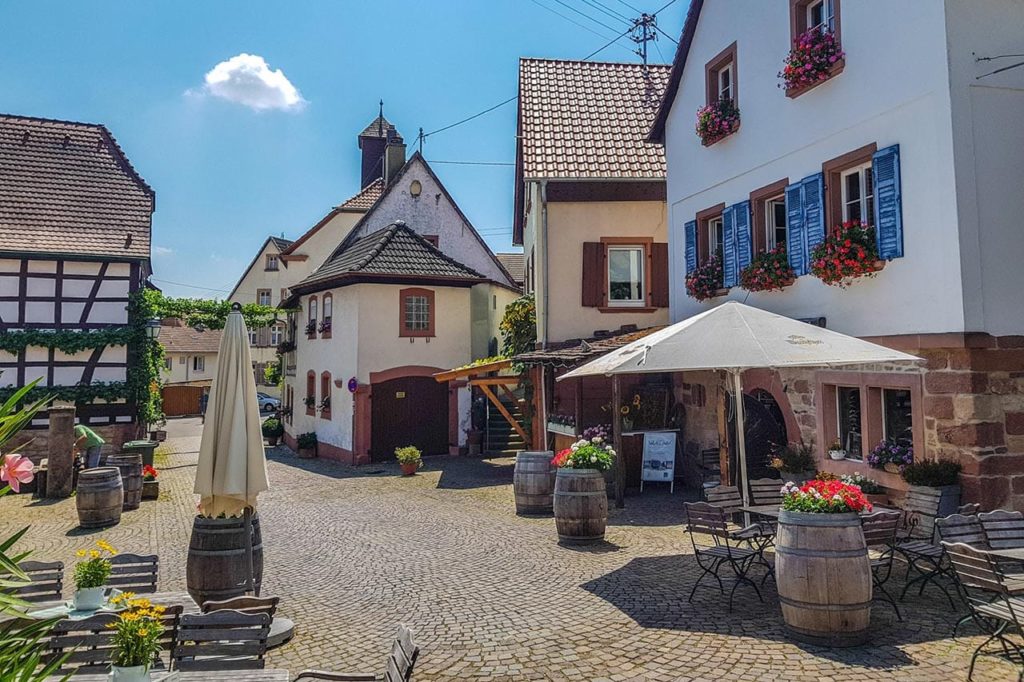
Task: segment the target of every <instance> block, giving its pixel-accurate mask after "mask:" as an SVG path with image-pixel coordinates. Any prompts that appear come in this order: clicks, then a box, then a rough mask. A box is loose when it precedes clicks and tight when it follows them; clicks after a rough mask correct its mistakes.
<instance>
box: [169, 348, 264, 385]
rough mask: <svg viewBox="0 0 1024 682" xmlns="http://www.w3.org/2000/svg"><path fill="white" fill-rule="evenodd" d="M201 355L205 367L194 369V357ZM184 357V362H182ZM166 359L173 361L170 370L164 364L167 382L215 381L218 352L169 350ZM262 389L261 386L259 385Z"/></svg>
mask: <svg viewBox="0 0 1024 682" xmlns="http://www.w3.org/2000/svg"><path fill="white" fill-rule="evenodd" d="M196 356H201V357H202V358H204V364H203V369H201V370H195V369H193V358H195V357H196ZM182 358H184V360H185V361H184V362H182ZM164 359H165V360H168V359H169V360H170V361H171V368H170V370H168V369H167V366H166V365H164V368H163V369H162V370H161V372H160V376H161V378H162V379H163V381H164V383H165V384H181V383H186V382H194V381H213V377H214V375H216V374H217V353H179V352H168V353H166V354H165V357H164ZM257 388H260V390H262V388H261V387H257Z"/></svg>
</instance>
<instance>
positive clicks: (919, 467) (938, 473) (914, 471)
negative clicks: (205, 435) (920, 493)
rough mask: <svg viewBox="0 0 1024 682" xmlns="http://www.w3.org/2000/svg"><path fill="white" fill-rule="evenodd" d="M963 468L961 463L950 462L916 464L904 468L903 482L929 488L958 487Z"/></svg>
mask: <svg viewBox="0 0 1024 682" xmlns="http://www.w3.org/2000/svg"><path fill="white" fill-rule="evenodd" d="M962 468H963V467H962V466H961V465H960V463H959V462H950V461H948V460H942V461H939V462H914V463H913V464H908V465H907V466H905V467H903V480H904V481H906V482H907V483H909V484H910V485H923V486H928V487H929V488H940V487H942V486H945V485H956V484H957V483H959V482H960V470H961V469H962Z"/></svg>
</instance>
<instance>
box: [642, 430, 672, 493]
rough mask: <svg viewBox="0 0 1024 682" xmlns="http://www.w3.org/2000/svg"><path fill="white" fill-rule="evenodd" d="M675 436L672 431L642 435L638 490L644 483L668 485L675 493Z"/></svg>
mask: <svg viewBox="0 0 1024 682" xmlns="http://www.w3.org/2000/svg"><path fill="white" fill-rule="evenodd" d="M675 473H676V434H675V432H674V431H654V432H648V433H645V434H644V468H643V471H642V472H641V474H640V490H641V491H643V489H644V481H660V482H662V483H668V484H669V488H670V491H671V492H675Z"/></svg>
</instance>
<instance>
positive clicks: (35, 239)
mask: <svg viewBox="0 0 1024 682" xmlns="http://www.w3.org/2000/svg"><path fill="white" fill-rule="evenodd" d="M154 208H155V194H154V192H153V190H152V189H151V188H150V187H149V185H147V184H146V182H145V180H143V179H142V177H141V176H140V175H139V174H138V173H137V172H136V171H135V169H134V168H133V167H132V165H131V163H130V162H129V161H128V158H127V157H126V156H125V154H124V152H123V151H122V150H121V148H120V146H118V144H117V141H116V140H115V139H114V137H113V136H112V135H111V134H110V131H108V130H107V128H106V127H104V126H103V125H97V124H85V123H75V122H69V121H57V120H50V119H41V118H30V117H24V116H12V115H0V334H2V335H3V336H4V337H6V338H5V341H4V344H3V347H4V349H5V350H4V351H0V393H2V392H5V391H7V392H9V391H10V390H12V389H13V387H16V386H21V385H24V384H26V383H28V382H31V381H33V380H36V379H39V380H40V385H41V386H44V387H49V388H50V389H52V391H51V393H53V394H54V395H56V396H57V397H58V398H59V399H60V398H63V399H64V400H68V401H72V402H76V403H78V415H77V416H78V419H79V420H81V421H82V422H83V423H87V424H89V425H90V426H91V427H92V428H94V429H97V430H99V431H101V433H102V432H106V433H104V435H105V437H107V440H108V442H113V443H118V442H120V441H123V440H124V439H125V438H128V437H130V436H134V435H135V434H134V429H135V427H136V425H135V417H134V411H133V406H132V405H131V404H129V403H128V401H127V400H126V398H125V396H126V395H127V390H126V384H127V379H128V368H129V363H130V362H131V353H130V351H129V347H128V344H127V342H126V340H127V336H128V334H127V328H128V324H129V320H128V304H129V297H130V296H131V294H132V293H133V292H135V291H138V290H139V289H140V288H141V287H142V286H144V284H145V281H146V278H147V277H148V276H149V274H150V234H151V219H152V213H153V210H154ZM117 330H120V333H119V332H118V331H117ZM26 332H28V333H26ZM32 332H35V333H32ZM40 332H46V333H49V334H52V336H45V337H44V336H41V335H40V334H39V333H40ZM85 333H92V334H94V336H93V342H87V343H85V344H83V343H81V342H80V341H78V340H76V339H74V338H72V335H73V334H85ZM102 339H106V340H109V341H110V343H107V344H102V345H101V344H100V343H99V341H100V340H102ZM76 345H77V346H82V345H85V346H87V347H85V348H82V349H75V350H74V352H67V351H68V349H69V348H72V347H74V346H76ZM62 347H63V348H64V350H62ZM86 386H91V387H92V389H83V388H82V387H86ZM96 394H104V397H103V398H102V399H94V398H90V395H92V396H95V395H96ZM36 422H37V424H41V423H45V419H41V420H36ZM37 441H38V439H37Z"/></svg>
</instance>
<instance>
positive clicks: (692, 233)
mask: <svg viewBox="0 0 1024 682" xmlns="http://www.w3.org/2000/svg"><path fill="white" fill-rule="evenodd" d="M683 233H684V234H683V239H684V241H685V242H686V243H685V244H684V249H685V253H686V274H690V273H691V272H693V271H694V270H696V269H697V221H696V220H691V221H690V222H688V223H686V225H685V226H684V227H683Z"/></svg>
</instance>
